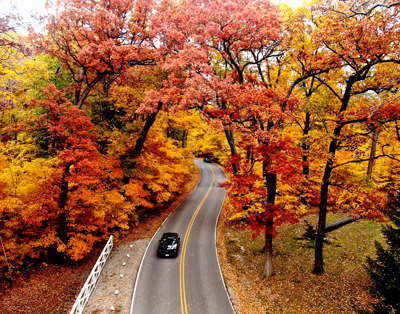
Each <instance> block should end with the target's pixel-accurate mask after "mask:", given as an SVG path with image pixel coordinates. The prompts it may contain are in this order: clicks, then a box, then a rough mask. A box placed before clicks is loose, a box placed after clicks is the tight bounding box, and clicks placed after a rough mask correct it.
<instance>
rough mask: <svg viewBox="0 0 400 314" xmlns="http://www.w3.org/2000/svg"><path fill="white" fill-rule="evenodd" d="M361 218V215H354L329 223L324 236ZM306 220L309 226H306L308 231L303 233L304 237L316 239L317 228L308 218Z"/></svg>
mask: <svg viewBox="0 0 400 314" xmlns="http://www.w3.org/2000/svg"><path fill="white" fill-rule="evenodd" d="M361 218H362V216H361V215H360V216H358V217H356V218H354V217H353V216H349V217H346V218H343V219H340V220H338V221H335V222H332V223H330V224H329V225H327V226H326V227H325V236H324V237H326V234H327V233H329V232H332V231H334V230H336V229H339V228H341V227H343V226H345V225H348V224H349V223H352V222H355V221H357V220H360V219H361ZM304 222H305V223H306V224H307V228H305V229H306V232H305V233H304V234H303V237H304V238H308V239H316V237H317V234H318V230H317V228H314V227H313V226H312V225H311V224H310V223H308V221H307V220H304Z"/></svg>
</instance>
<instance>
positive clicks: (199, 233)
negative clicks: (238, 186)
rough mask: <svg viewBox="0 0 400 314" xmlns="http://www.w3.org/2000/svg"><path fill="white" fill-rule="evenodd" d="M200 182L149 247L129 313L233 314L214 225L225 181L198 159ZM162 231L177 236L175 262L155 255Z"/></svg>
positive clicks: (216, 169)
mask: <svg viewBox="0 0 400 314" xmlns="http://www.w3.org/2000/svg"><path fill="white" fill-rule="evenodd" d="M195 164H196V165H197V166H198V167H199V168H200V170H201V179H200V182H199V184H198V186H197V187H196V188H195V189H194V190H193V191H192V193H191V194H190V195H189V196H188V197H187V198H186V199H185V200H184V201H183V202H182V203H181V204H180V205H179V206H178V207H177V208H176V209H175V210H174V211H173V212H172V214H171V215H170V216H169V217H168V218H167V219H166V221H165V222H164V223H163V225H162V226H161V228H160V229H159V230H158V231H157V233H156V234H155V236H154V237H153V239H152V241H150V244H149V246H148V247H147V250H146V253H145V254H144V256H143V260H142V263H141V266H140V269H139V272H138V276H137V279H136V285H135V289H134V293H133V297H132V305H131V312H130V313H131V314H150V313H158V314H167V313H168V314H189V313H199V314H222V313H230V314H233V313H234V309H233V306H232V303H231V301H230V299H229V296H228V293H227V291H226V287H225V283H224V281H223V277H222V274H221V270H220V267H219V262H218V256H217V250H216V225H217V220H218V216H219V212H220V210H221V207H222V204H223V202H224V199H225V189H223V188H220V187H218V184H219V183H220V182H224V181H225V179H226V177H225V173H224V172H223V170H222V169H221V168H220V167H218V166H217V165H215V164H212V163H204V162H203V161H201V160H198V159H196V160H195ZM164 232H178V233H179V234H180V238H181V241H180V248H179V255H178V257H176V258H159V257H157V248H158V241H159V239H161V236H162V234H163V233H164Z"/></svg>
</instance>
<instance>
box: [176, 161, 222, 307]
mask: <svg viewBox="0 0 400 314" xmlns="http://www.w3.org/2000/svg"><path fill="white" fill-rule="evenodd" d="M207 166H208V167H209V168H210V169H211V171H212V173H213V181H212V183H211V186H210V188H209V189H208V191H207V194H206V195H205V196H204V198H203V199H202V201H201V203H200V204H199V206H198V207H197V208H196V211H195V212H194V214H193V216H192V219H191V220H190V223H189V226H188V228H187V230H186V234H185V238H184V240H183V245H182V252H181V259H180V264H179V291H180V295H181V309H182V314H187V313H188V308H187V303H186V290H185V258H186V247H187V243H188V241H189V235H190V232H191V230H192V226H193V223H194V220H195V219H196V216H197V214H198V213H199V211H200V208H201V206H203V204H204V202H205V201H206V199H207V197H208V195H209V194H210V192H211V190H212V188H213V185H214V182H215V172H214V170H212V168H211V167H210V166H209V165H207Z"/></svg>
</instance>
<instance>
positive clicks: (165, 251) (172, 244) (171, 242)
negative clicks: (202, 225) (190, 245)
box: [158, 232, 181, 257]
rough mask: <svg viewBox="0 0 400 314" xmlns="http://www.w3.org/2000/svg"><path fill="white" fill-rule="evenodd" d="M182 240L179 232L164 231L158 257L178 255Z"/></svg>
mask: <svg viewBox="0 0 400 314" xmlns="http://www.w3.org/2000/svg"><path fill="white" fill-rule="evenodd" d="M180 240H181V239H180V237H179V234H177V233H175V232H167V233H164V234H163V235H162V237H161V240H160V241H159V242H160V244H159V246H158V257H177V256H178V251H179V242H180Z"/></svg>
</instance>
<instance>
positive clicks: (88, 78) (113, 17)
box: [32, 0, 154, 108]
mask: <svg viewBox="0 0 400 314" xmlns="http://www.w3.org/2000/svg"><path fill="white" fill-rule="evenodd" d="M151 10H152V2H150V1H140V0H139V1H136V2H132V1H121V0H119V1H84V2H82V1H71V0H65V1H59V2H57V5H56V6H55V13H54V14H49V15H48V16H47V20H48V24H47V25H46V31H47V32H46V33H45V34H43V35H36V34H35V35H32V37H33V38H34V43H35V45H36V46H37V47H38V48H39V49H40V50H41V51H45V52H46V53H48V54H50V55H53V56H55V57H57V58H58V59H59V60H60V61H61V62H62V64H63V66H64V67H65V68H66V69H68V70H69V72H70V73H71V77H72V79H73V82H74V83H73V84H72V85H71V87H72V92H73V97H74V105H75V106H76V107H78V108H82V106H83V105H84V102H85V100H86V99H87V97H88V96H89V93H90V92H91V91H92V90H93V88H94V87H95V86H96V85H98V84H99V83H100V82H103V85H104V86H107V84H108V85H109V84H110V83H111V82H112V81H113V80H115V79H116V77H118V76H119V75H121V74H122V73H123V71H124V70H125V69H126V68H127V67H129V66H136V65H147V64H153V62H154V57H153V55H152V53H151V52H152V50H151V46H150V44H151V38H152V32H151V30H150V29H149V25H148V22H149V18H150V16H151Z"/></svg>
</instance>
